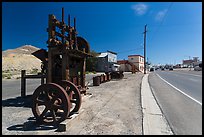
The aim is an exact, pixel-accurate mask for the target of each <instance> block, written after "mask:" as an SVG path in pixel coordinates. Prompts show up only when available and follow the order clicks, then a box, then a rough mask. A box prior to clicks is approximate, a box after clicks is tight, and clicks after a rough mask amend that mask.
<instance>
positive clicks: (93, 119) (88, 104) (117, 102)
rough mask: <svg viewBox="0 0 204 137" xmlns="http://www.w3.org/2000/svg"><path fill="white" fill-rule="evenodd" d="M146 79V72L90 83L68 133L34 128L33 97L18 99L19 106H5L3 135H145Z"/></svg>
mask: <svg viewBox="0 0 204 137" xmlns="http://www.w3.org/2000/svg"><path fill="white" fill-rule="evenodd" d="M143 76H144V74H142V73H137V74H131V73H125V76H124V78H123V79H121V80H111V81H109V82H106V83H102V84H100V86H92V84H89V85H90V86H89V89H88V90H87V95H83V96H82V106H81V108H80V110H79V114H78V115H77V116H76V117H75V118H71V119H68V120H66V121H65V122H64V123H66V132H56V128H53V127H48V126H40V127H39V126H35V125H33V124H32V121H33V119H34V118H33V114H32V111H31V107H30V96H28V97H27V98H26V99H24V100H20V101H19V100H18V101H17V103H18V104H15V100H14V101H13V102H14V104H11V103H10V104H4V105H2V134H4V135H8V134H11V135H31V134H32V135H37V134H41V135H43V134H44V135H53V134H57V135H65V134H66V135H68V134H74V135H141V134H143V132H142V108H141V95H140V94H141V92H140V89H141V87H140V85H141V82H142V77H143ZM8 102H9V101H8ZM10 102H11V101H10ZM22 102H23V103H22ZM25 122H28V123H30V124H28V126H29V125H30V127H29V128H26V130H25V129H24V128H23V123H25Z"/></svg>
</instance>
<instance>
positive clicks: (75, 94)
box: [58, 80, 82, 114]
mask: <svg viewBox="0 0 204 137" xmlns="http://www.w3.org/2000/svg"><path fill="white" fill-rule="evenodd" d="M58 84H59V85H60V86H62V87H63V88H64V89H65V90H66V92H67V94H68V96H69V99H70V103H71V104H72V106H71V110H70V114H73V113H75V112H78V110H79V109H80V107H81V102H82V98H81V94H80V92H79V90H78V88H77V87H76V86H75V84H73V83H72V82H70V81H66V80H62V81H61V82H59V83H58Z"/></svg>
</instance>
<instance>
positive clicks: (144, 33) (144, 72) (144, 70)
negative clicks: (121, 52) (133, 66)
mask: <svg viewBox="0 0 204 137" xmlns="http://www.w3.org/2000/svg"><path fill="white" fill-rule="evenodd" d="M146 29H147V24H146V25H145V30H144V74H146V32H147V30H146Z"/></svg>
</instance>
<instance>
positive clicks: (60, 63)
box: [32, 8, 91, 125]
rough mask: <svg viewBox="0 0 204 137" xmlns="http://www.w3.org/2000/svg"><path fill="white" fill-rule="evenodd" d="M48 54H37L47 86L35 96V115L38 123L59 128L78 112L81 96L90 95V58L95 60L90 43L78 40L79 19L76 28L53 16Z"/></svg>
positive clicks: (36, 91) (41, 51)
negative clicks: (88, 75)
mask: <svg viewBox="0 0 204 137" xmlns="http://www.w3.org/2000/svg"><path fill="white" fill-rule="evenodd" d="M47 31H48V41H47V44H48V52H47V51H45V50H43V49H41V50H38V51H36V52H34V53H33V55H34V56H36V57H37V58H39V59H40V60H41V61H42V65H43V66H42V73H44V74H45V75H46V84H42V85H40V86H39V87H38V88H37V89H36V90H35V91H34V93H33V106H32V112H33V114H34V116H35V118H36V121H37V122H38V123H43V124H52V125H56V124H59V123H60V122H62V121H64V120H65V119H66V118H68V117H69V115H71V114H73V113H75V112H78V110H79V108H80V106H81V99H82V98H81V94H86V89H87V87H86V86H85V69H86V58H87V57H88V56H91V55H90V54H89V53H90V47H89V44H88V42H87V41H86V40H85V39H83V38H82V37H77V32H76V19H75V18H74V27H71V26H70V16H68V25H66V24H65V23H64V9H63V8H62V21H61V22H60V21H58V20H57V19H56V18H55V16H54V15H52V14H51V15H49V27H48V29H47Z"/></svg>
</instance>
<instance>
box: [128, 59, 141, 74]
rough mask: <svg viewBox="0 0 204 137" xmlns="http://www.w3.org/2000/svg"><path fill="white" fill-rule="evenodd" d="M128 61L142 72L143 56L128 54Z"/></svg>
mask: <svg viewBox="0 0 204 137" xmlns="http://www.w3.org/2000/svg"><path fill="white" fill-rule="evenodd" d="M128 61H129V62H131V63H133V64H134V65H135V66H136V67H137V68H138V69H139V71H141V72H143V73H144V57H143V56H141V55H129V56H128Z"/></svg>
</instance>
